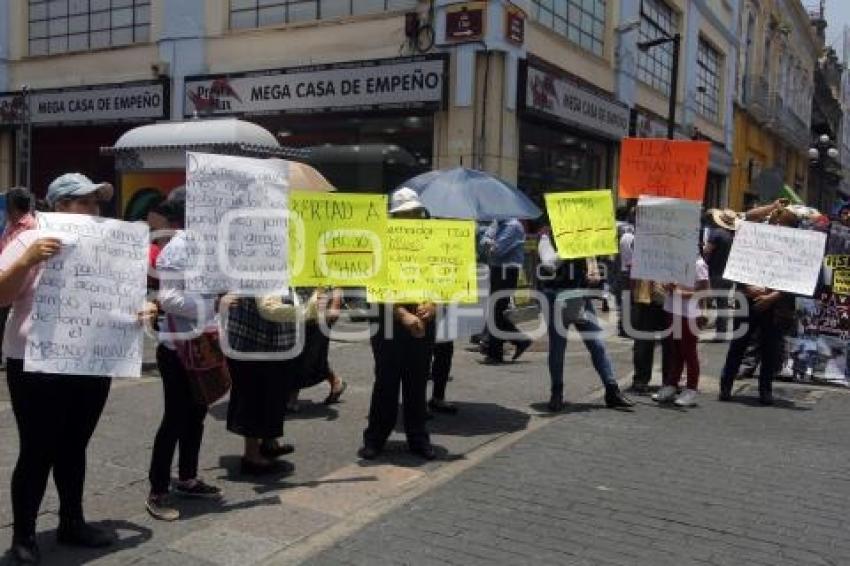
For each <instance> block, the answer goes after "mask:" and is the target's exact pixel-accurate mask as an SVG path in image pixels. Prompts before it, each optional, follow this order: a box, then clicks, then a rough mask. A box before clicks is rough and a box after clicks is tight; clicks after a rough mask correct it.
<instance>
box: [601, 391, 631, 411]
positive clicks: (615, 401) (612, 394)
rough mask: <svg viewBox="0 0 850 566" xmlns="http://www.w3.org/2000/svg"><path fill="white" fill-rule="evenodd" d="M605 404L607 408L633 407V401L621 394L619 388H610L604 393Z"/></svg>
mask: <svg viewBox="0 0 850 566" xmlns="http://www.w3.org/2000/svg"><path fill="white" fill-rule="evenodd" d="M605 406H606V407H608V408H609V409H628V408H629V407H634V406H635V404H634V402H633V401H632V400H631V399H629V398H628V397H626V396H625V395H623V393H622V392H621V391H620V390H619V389H611V390H609V391H608V392H607V393H605Z"/></svg>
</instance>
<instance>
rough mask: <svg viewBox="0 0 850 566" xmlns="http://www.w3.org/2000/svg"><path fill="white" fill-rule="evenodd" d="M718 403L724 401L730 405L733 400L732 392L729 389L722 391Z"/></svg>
mask: <svg viewBox="0 0 850 566" xmlns="http://www.w3.org/2000/svg"><path fill="white" fill-rule="evenodd" d="M717 400H718V401H722V402H723V403H728V402H729V401H731V400H732V391H730V390H728V389H721V390H720V395H719V396H718V397H717Z"/></svg>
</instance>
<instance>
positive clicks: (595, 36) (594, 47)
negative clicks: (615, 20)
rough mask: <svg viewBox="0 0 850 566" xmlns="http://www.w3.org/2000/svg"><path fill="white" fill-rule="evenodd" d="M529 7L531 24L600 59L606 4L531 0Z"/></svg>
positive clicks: (596, 0) (601, 1)
mask: <svg viewBox="0 0 850 566" xmlns="http://www.w3.org/2000/svg"><path fill="white" fill-rule="evenodd" d="M532 4H533V7H532V15H533V16H534V19H535V20H537V21H538V22H540V23H541V24H542V25H544V26H546V27H547V28H549V29H551V30H552V31H554V32H555V33H557V34H558V35H563V36H564V37H566V38H567V39H569V40H570V41H572V42H573V43H575V44H576V45H578V46H580V47H581V48H582V49H586V50H587V51H591V52H593V53H595V54H596V55H602V53H603V49H604V47H605V4H606V0H532Z"/></svg>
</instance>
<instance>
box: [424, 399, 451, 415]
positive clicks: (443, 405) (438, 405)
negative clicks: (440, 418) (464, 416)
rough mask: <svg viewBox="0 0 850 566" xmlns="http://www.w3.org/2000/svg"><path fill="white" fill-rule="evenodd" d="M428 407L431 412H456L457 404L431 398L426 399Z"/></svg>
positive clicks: (449, 413) (445, 413) (448, 413)
mask: <svg viewBox="0 0 850 566" xmlns="http://www.w3.org/2000/svg"><path fill="white" fill-rule="evenodd" d="M428 409H430V411H431V412H433V413H442V414H444V415H456V414H457V405H455V404H453V403H449V402H447V401H444V400H442V399H431V400H430V401H428Z"/></svg>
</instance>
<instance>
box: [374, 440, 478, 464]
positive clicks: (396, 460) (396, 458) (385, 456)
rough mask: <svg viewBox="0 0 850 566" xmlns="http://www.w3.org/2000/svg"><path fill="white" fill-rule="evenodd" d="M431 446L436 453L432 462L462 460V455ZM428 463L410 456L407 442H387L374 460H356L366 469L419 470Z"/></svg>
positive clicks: (419, 457) (414, 455) (417, 457)
mask: <svg viewBox="0 0 850 566" xmlns="http://www.w3.org/2000/svg"><path fill="white" fill-rule="evenodd" d="M433 446H434V452H436V453H437V458H436V460H434V461H435V462H438V463H444V462H453V461H456V460H462V459H463V458H464V456H463V455H462V454H451V453H449V451H448V450H446V449H445V448H443V447H442V446H438V445H436V444H434V445H433ZM429 463H431V462H429V461H428V460H425V459H424V458H422V457H421V456H417V455H416V454H412V453H411V452H410V451H409V450H408V449H407V442H404V441H403V440H390V441H388V442H387V443H386V445H385V446H384V450H383V451H382V452H381V455H380V456H378V457H377V458H376V459H374V460H363V459H362V458H360V459H358V460H357V464H358V465H359V466H361V467H363V468H366V469H368V468H370V467H372V466H386V465H387V464H391V465H393V466H399V467H401V468H421V467H423V466H425V465H426V464H429Z"/></svg>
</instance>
